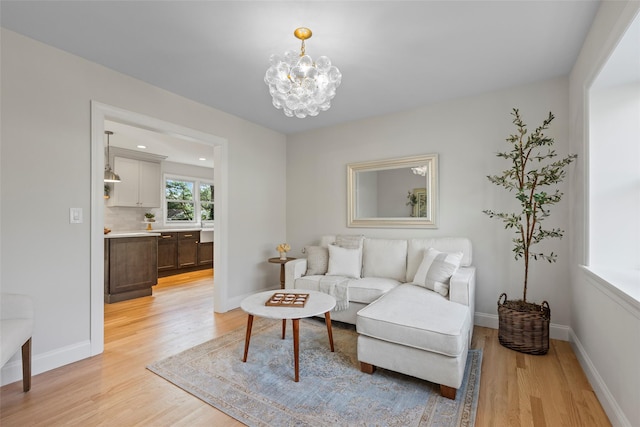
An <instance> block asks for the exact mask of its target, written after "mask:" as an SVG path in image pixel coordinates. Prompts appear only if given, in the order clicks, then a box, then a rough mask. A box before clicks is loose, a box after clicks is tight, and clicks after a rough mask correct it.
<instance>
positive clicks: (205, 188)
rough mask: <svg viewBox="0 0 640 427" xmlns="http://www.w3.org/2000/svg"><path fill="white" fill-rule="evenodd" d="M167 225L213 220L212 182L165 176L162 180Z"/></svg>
mask: <svg viewBox="0 0 640 427" xmlns="http://www.w3.org/2000/svg"><path fill="white" fill-rule="evenodd" d="M164 184H165V185H164V189H165V191H164V196H165V204H164V209H165V212H164V213H165V218H166V222H167V223H181V224H189V223H194V224H195V223H198V222H205V221H213V219H214V209H213V206H214V192H213V189H214V186H213V182H211V181H206V180H202V179H199V178H185V177H177V176H170V175H166V176H165V179H164Z"/></svg>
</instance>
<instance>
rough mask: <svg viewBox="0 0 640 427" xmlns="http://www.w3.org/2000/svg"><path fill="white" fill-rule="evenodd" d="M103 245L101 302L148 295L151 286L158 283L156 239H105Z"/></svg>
mask: <svg viewBox="0 0 640 427" xmlns="http://www.w3.org/2000/svg"><path fill="white" fill-rule="evenodd" d="M104 246H105V248H104V251H105V267H104V301H105V302H106V303H113V302H118V301H124V300H128V299H132V298H138V297H142V296H148V295H151V287H152V286H153V285H156V284H157V283H158V238H157V237H155V236H153V237H124V238H113V239H105V240H104Z"/></svg>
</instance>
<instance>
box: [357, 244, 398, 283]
mask: <svg viewBox="0 0 640 427" xmlns="http://www.w3.org/2000/svg"><path fill="white" fill-rule="evenodd" d="M362 264H363V265H362V277H384V278H388V279H393V280H397V281H399V282H404V280H405V279H406V277H407V241H406V240H399V239H394V240H391V239H364V244H363V250H362Z"/></svg>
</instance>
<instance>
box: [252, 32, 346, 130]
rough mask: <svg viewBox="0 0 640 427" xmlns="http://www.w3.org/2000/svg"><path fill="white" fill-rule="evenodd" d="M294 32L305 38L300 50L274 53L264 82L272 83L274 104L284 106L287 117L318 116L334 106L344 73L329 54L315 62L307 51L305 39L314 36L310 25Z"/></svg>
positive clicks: (277, 106)
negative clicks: (332, 63)
mask: <svg viewBox="0 0 640 427" xmlns="http://www.w3.org/2000/svg"><path fill="white" fill-rule="evenodd" d="M293 34H294V35H295V36H296V37H297V38H298V39H300V40H302V47H301V49H300V54H299V55H298V53H297V52H296V51H294V50H289V51H287V52H285V53H284V56H280V55H277V54H273V55H271V57H270V58H269V62H270V63H271V66H270V67H269V69H268V70H267V73H266V74H265V76H264V82H265V83H266V84H267V85H268V86H269V93H270V94H271V96H272V97H273V106H274V107H276V108H278V109H280V108H282V110H283V111H284V115H285V116H287V117H293V116H296V117H299V118H301V119H302V118H304V117H307V116H317V115H318V113H319V112H320V111H327V110H328V109H329V107H331V100H332V99H333V97H334V96H336V88H337V87H338V86H340V82H341V81H342V74H341V73H340V70H338V68H337V67H336V66H335V65H331V60H330V59H329V58H327V57H326V56H321V57H319V58H318V59H317V60H316V61H315V62H314V61H313V59H311V57H310V56H309V55H306V54H305V50H304V48H305V46H304V41H305V40H306V39H308V38H310V37H311V30H310V29H308V28H298V29H296V30H295V31H294V32H293Z"/></svg>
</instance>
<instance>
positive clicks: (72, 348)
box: [0, 341, 91, 385]
mask: <svg viewBox="0 0 640 427" xmlns="http://www.w3.org/2000/svg"><path fill="white" fill-rule="evenodd" d="M32 345H33V344H32ZM32 351H33V347H32ZM90 356H91V342H90V341H83V342H79V343H77V344H72V345H69V346H66V347H62V348H59V349H56V350H52V351H48V352H46V353H43V354H38V355H34V356H33V358H32V360H31V375H32V376H33V375H38V374H41V373H43V372H46V371H50V370H52V369H55V368H59V367H61V366H64V365H68V364H69V363H73V362H77V361H78V360H82V359H86V358H87V357H90ZM16 381H22V361H21V358H20V351H18V355H17V356H14V357H13V358H12V359H11V360H9V362H7V364H6V365H4V366H3V367H2V370H0V385H6V384H11V383H13V382H16Z"/></svg>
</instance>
